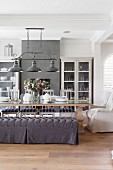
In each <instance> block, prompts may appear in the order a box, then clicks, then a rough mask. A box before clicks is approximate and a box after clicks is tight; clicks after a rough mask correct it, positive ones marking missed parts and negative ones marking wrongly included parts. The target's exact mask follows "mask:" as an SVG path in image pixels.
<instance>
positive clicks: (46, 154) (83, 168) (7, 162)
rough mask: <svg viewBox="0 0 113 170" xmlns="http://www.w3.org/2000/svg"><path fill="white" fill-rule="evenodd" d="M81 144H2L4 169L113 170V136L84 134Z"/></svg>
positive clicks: (1, 166) (0, 155)
mask: <svg viewBox="0 0 113 170" xmlns="http://www.w3.org/2000/svg"><path fill="white" fill-rule="evenodd" d="M79 140H80V143H79V145H67V144H64V145H63V144H45V145H44V144H34V145H32V144H28V145H24V144H0V170H113V160H112V159H111V150H113V133H95V134H92V133H91V132H89V131H88V130H86V131H85V134H80V138H79Z"/></svg>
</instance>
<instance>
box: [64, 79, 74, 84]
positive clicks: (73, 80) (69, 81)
mask: <svg viewBox="0 0 113 170" xmlns="http://www.w3.org/2000/svg"><path fill="white" fill-rule="evenodd" d="M64 82H65V83H66V82H68V83H71V82H74V80H73V81H64Z"/></svg>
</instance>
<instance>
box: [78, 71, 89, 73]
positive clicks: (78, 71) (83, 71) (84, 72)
mask: <svg viewBox="0 0 113 170" xmlns="http://www.w3.org/2000/svg"><path fill="white" fill-rule="evenodd" d="M78 72H80V73H89V71H78Z"/></svg>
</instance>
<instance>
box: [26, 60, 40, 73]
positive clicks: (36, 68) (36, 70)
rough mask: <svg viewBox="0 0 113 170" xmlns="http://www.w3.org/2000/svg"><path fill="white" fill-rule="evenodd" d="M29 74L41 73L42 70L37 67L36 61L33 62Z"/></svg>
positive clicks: (28, 70)
mask: <svg viewBox="0 0 113 170" xmlns="http://www.w3.org/2000/svg"><path fill="white" fill-rule="evenodd" d="M27 72H41V69H40V68H38V67H37V65H36V60H33V61H32V66H31V67H29V68H28V69H27Z"/></svg>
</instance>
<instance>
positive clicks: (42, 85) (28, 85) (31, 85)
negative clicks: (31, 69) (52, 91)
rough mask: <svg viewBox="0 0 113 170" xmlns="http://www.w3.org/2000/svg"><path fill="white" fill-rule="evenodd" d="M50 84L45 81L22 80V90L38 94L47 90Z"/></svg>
mask: <svg viewBox="0 0 113 170" xmlns="http://www.w3.org/2000/svg"><path fill="white" fill-rule="evenodd" d="M49 88H50V84H49V82H47V81H45V80H40V79H35V80H24V89H25V90H27V89H30V90H32V91H33V92H35V93H39V92H40V91H42V90H44V89H49Z"/></svg>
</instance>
